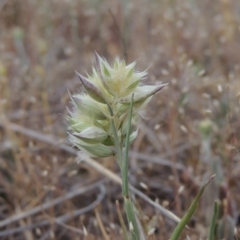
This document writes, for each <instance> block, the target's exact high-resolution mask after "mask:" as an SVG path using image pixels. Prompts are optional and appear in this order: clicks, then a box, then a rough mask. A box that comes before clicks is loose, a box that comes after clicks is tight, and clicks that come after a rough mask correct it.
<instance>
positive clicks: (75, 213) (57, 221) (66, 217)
mask: <svg viewBox="0 0 240 240" xmlns="http://www.w3.org/2000/svg"><path fill="white" fill-rule="evenodd" d="M99 188H100V193H99V195H98V197H97V199H96V200H95V201H94V202H92V203H91V204H89V205H88V206H86V207H84V208H81V209H78V210H75V211H73V212H71V213H66V214H64V215H62V216H60V217H57V218H55V219H52V218H50V219H49V220H48V219H47V220H44V221H41V222H39V223H34V224H31V225H26V226H24V227H18V228H13V229H8V230H5V231H1V232H0V237H4V236H8V235H11V234H15V233H19V232H23V231H25V230H29V229H34V228H37V227H42V226H47V225H49V224H52V223H55V224H61V223H64V222H67V221H68V220H69V219H71V218H74V217H77V216H79V215H81V214H84V213H86V212H89V211H91V210H92V209H93V208H95V207H96V206H97V205H98V204H99V203H100V202H101V201H102V200H103V198H104V196H105V194H106V188H105V187H104V186H103V185H102V184H101V185H99Z"/></svg>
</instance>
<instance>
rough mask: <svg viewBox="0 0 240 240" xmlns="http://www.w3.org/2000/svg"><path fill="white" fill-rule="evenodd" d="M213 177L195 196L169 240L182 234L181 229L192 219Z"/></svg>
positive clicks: (174, 239) (175, 238)
mask: <svg viewBox="0 0 240 240" xmlns="http://www.w3.org/2000/svg"><path fill="white" fill-rule="evenodd" d="M214 177H215V175H213V176H211V178H210V179H209V180H208V181H207V182H206V183H205V184H204V185H203V186H202V187H201V188H200V190H199V192H198V194H197V196H196V197H195V198H194V200H193V202H192V204H191V205H190V207H189V209H188V211H187V213H186V214H185V215H184V217H183V218H182V220H181V222H180V223H179V224H178V225H177V227H176V228H175V230H174V232H173V234H172V236H171V238H170V240H177V239H178V238H179V237H180V234H181V233H182V231H183V229H184V228H185V226H186V225H187V223H188V221H189V220H190V218H191V217H192V215H193V213H194V212H195V210H196V208H197V206H198V203H199V200H200V198H201V196H202V194H203V192H204V190H205V188H206V186H207V185H208V184H209V182H210V181H211V180H212V179H213V178H214Z"/></svg>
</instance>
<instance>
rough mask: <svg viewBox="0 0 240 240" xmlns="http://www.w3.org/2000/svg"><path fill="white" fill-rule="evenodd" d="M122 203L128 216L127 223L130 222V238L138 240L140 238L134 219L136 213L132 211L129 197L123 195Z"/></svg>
mask: <svg viewBox="0 0 240 240" xmlns="http://www.w3.org/2000/svg"><path fill="white" fill-rule="evenodd" d="M124 205H125V210H126V214H127V218H128V224H129V225H130V223H131V224H132V227H133V229H130V230H131V236H132V240H139V239H140V234H139V230H138V224H137V220H136V215H135V211H134V207H133V204H132V201H131V199H130V198H129V197H124Z"/></svg>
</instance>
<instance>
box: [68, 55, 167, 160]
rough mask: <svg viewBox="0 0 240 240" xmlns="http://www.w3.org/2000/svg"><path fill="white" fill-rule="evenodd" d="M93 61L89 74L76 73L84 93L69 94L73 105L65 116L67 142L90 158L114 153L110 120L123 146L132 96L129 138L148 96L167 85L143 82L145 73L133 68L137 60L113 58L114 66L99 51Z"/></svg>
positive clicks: (133, 134)
mask: <svg viewBox="0 0 240 240" xmlns="http://www.w3.org/2000/svg"><path fill="white" fill-rule="evenodd" d="M96 62H97V64H96V66H95V67H93V69H92V74H91V75H87V77H84V76H82V75H81V74H79V73H77V72H76V74H77V75H78V77H79V79H80V81H81V83H82V85H83V87H84V89H85V92H84V93H80V94H76V95H73V96H71V100H72V103H73V105H74V107H73V110H72V111H71V112H70V116H69V117H67V119H68V123H69V129H70V133H69V136H70V141H71V142H72V143H73V145H74V146H76V147H77V148H79V149H80V150H81V151H82V152H83V153H85V154H87V155H88V156H90V157H107V156H111V155H115V147H114V133H113V129H112V125H111V121H112V120H113V122H114V125H115V126H116V130H117V135H118V138H119V142H120V143H121V145H122V146H123V147H124V141H125V138H126V133H127V126H128V112H129V106H130V103H131V101H132V100H131V99H132V96H133V116H132V126H131V135H130V141H133V140H134V139H135V138H136V136H137V130H136V125H137V122H138V118H139V113H140V112H141V111H142V109H143V108H144V107H145V106H146V104H147V103H148V102H149V100H150V99H151V97H152V96H153V95H154V94H155V93H157V92H159V91H160V90H161V89H162V88H163V87H164V86H166V85H167V84H159V85H155V86H152V85H147V84H144V82H143V80H144V79H145V78H146V76H147V72H146V71H143V72H138V71H136V70H135V66H136V62H133V63H131V64H129V65H126V63H125V61H123V60H120V59H119V58H116V59H115V61H114V63H113V65H109V64H108V62H107V61H106V60H105V59H103V58H101V57H100V56H99V55H98V54H96Z"/></svg>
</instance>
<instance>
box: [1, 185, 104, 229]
mask: <svg viewBox="0 0 240 240" xmlns="http://www.w3.org/2000/svg"><path fill="white" fill-rule="evenodd" d="M102 184H103V181H98V182H96V183H93V184H91V185H89V186H86V187H82V188H80V189H77V190H76V189H74V190H73V191H71V192H69V193H67V194H66V195H64V196H62V197H59V198H56V199H54V200H52V201H49V202H46V203H44V204H42V205H40V206H37V207H34V208H32V209H31V210H29V211H25V212H22V213H20V214H17V215H14V216H12V217H9V218H7V219H5V220H3V221H0V227H4V226H6V225H9V224H11V223H13V222H16V221H18V220H20V219H22V218H26V217H29V216H31V215H33V214H36V213H38V212H40V211H44V210H46V209H48V208H50V207H53V206H55V205H57V204H59V203H62V202H64V201H66V200H68V199H71V198H73V197H76V196H78V195H80V194H83V193H86V192H88V191H90V190H92V189H95V188H96V187H99V186H100V185H102Z"/></svg>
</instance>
